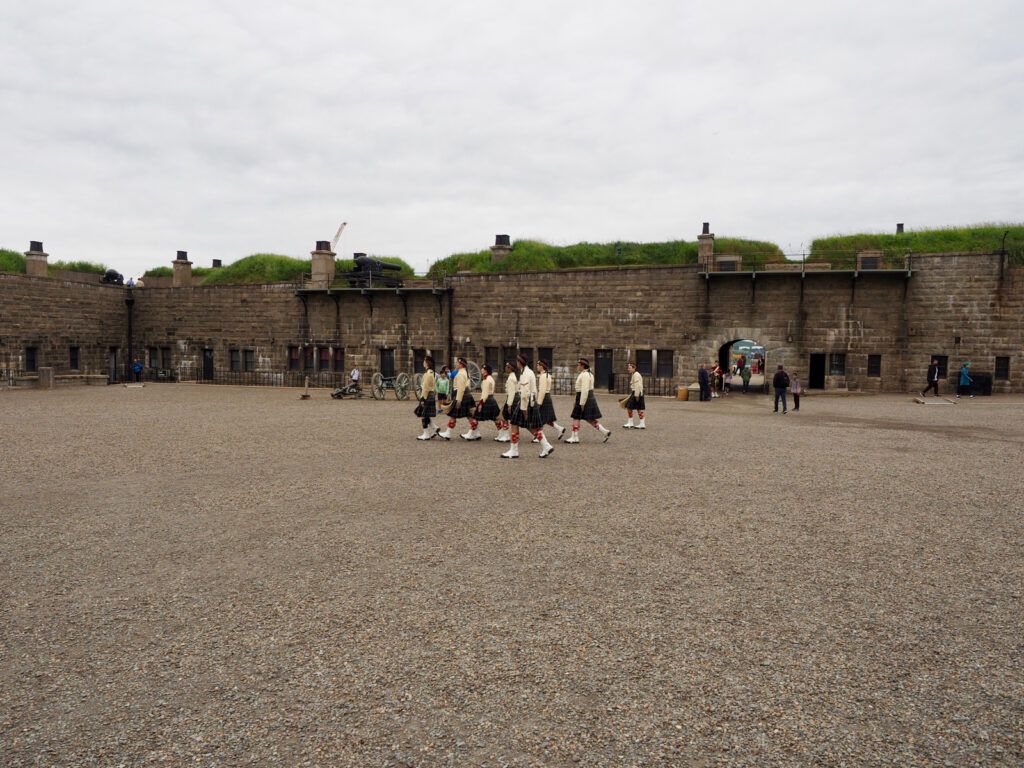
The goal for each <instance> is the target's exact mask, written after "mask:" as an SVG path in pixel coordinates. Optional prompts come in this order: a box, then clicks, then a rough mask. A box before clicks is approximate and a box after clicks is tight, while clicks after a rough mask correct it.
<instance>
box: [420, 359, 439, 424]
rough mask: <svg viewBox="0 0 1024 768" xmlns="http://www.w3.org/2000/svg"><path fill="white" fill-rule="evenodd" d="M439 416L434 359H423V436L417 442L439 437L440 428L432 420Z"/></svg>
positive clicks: (421, 397)
mask: <svg viewBox="0 0 1024 768" xmlns="http://www.w3.org/2000/svg"><path fill="white" fill-rule="evenodd" d="M436 415H437V379H436V378H435V377H434V358H432V357H431V356H430V355H427V356H426V357H425V358H423V382H422V384H421V388H420V421H421V422H422V423H423V434H422V435H420V436H419V437H417V438H416V439H417V440H430V439H431V438H432V437H434V436H435V435H437V432H438V427H437V425H435V424H434V422H433V421H432V419H433V418H434V417H435V416H436Z"/></svg>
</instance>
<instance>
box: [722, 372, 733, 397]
mask: <svg viewBox="0 0 1024 768" xmlns="http://www.w3.org/2000/svg"><path fill="white" fill-rule="evenodd" d="M730 392H732V368H730V369H729V370H727V371H726V372H725V374H724V376H723V380H722V394H723V395H728V394H729V393H730Z"/></svg>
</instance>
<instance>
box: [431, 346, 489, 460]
mask: <svg viewBox="0 0 1024 768" xmlns="http://www.w3.org/2000/svg"><path fill="white" fill-rule="evenodd" d="M456 364H457V365H458V367H459V370H458V373H456V374H455V380H454V381H453V382H452V388H453V389H454V390H455V392H454V393H453V394H452V404H451V407H450V408H449V409H448V427H447V429H445V431H444V432H438V433H437V436H438V437H440V438H442V439H444V440H451V438H452V430H453V429H454V428H455V421H456V419H468V418H470V414H471V413H473V410H474V406H475V405H476V403H474V402H473V395H471V394H470V392H469V374H468V373H466V358H464V357H460V358H458V360H457V361H456ZM474 439H479V438H474Z"/></svg>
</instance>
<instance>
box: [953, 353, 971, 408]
mask: <svg viewBox="0 0 1024 768" xmlns="http://www.w3.org/2000/svg"><path fill="white" fill-rule="evenodd" d="M973 383H974V379H972V378H971V364H970V363H969V362H964V364H963V365H961V366H960V388H959V389H958V390H957V393H956V396H957V399H960V395H970V396H971V397H974V394H973V393H972V392H971V384H973Z"/></svg>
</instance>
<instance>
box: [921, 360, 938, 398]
mask: <svg viewBox="0 0 1024 768" xmlns="http://www.w3.org/2000/svg"><path fill="white" fill-rule="evenodd" d="M929 389H934V390H935V396H936V397H938V396H939V361H938V360H936V359H935V358H934V357H933V358H932V364H931V365H929V366H928V381H927V383H926V385H925V388H924V390H923V391H922V392H921V397H924V396H925V393H926V392H927V391H928V390H929Z"/></svg>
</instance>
